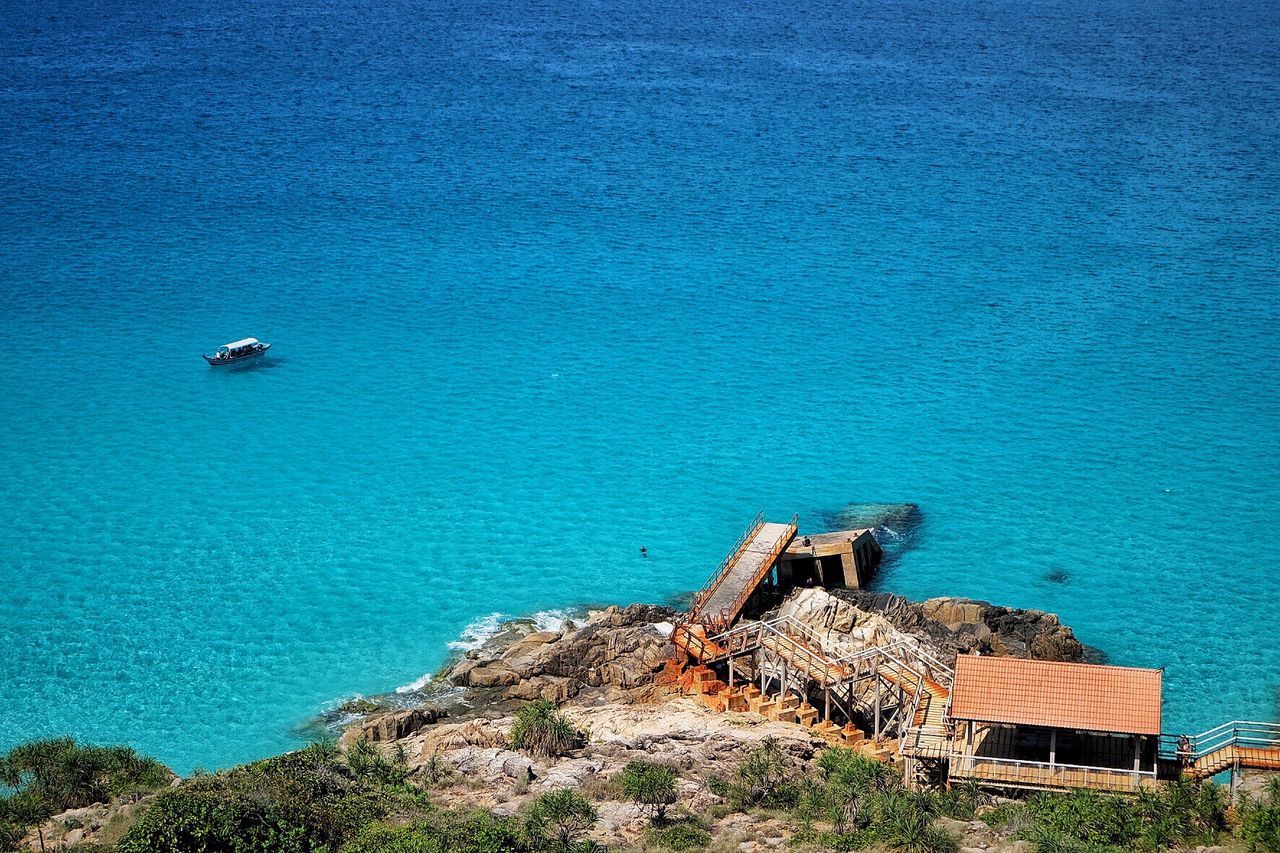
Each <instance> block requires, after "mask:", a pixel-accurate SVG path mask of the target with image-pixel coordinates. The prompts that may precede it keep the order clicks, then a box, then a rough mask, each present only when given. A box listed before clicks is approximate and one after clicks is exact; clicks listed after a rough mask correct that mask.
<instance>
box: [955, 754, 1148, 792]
mask: <svg viewBox="0 0 1280 853" xmlns="http://www.w3.org/2000/svg"><path fill="white" fill-rule="evenodd" d="M950 778H951V779H952V780H953V781H954V780H956V779H972V780H973V781H975V782H978V783H980V784H982V785H989V786H992V787H998V788H1020V789H1028V790H1037V791H1042V790H1059V791H1067V790H1072V789H1075V788H1090V789H1092V790H1095V791H1113V792H1117V793H1134V792H1136V791H1139V790H1142V789H1146V788H1154V787H1155V786H1156V774H1155V773H1154V772H1144V773H1137V772H1134V771H1132V770H1113V769H1110V768H1105V767H1080V766H1075V765H1070V764H1049V763H1048V762H1043V761H1015V760H1013V759H996V758H983V757H982V756H961V755H953V756H952V757H951V768H950Z"/></svg>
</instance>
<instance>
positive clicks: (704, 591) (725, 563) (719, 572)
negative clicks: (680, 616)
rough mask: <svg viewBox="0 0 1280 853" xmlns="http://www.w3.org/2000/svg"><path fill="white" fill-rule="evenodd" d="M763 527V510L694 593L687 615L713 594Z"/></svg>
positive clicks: (693, 612)
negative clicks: (727, 570) (726, 571)
mask: <svg viewBox="0 0 1280 853" xmlns="http://www.w3.org/2000/svg"><path fill="white" fill-rule="evenodd" d="M763 526H764V510H760V512H758V513H756V517H755V518H753V519H752V520H751V524H750V525H748V526H747V529H746V530H745V531H743V533H742V535H741V536H739V537H738V541H737V542H735V543H733V547H732V548H730V549H729V553H727V554H725V556H724V559H723V560H721V561H720V565H718V566H716V570H715V571H714V572H712V573H711V577H709V578H707V581H706V583H704V584H703V585H702V588H701V589H699V590H698V591H697V592H696V593H694V596H693V601H692V602H691V603H690V604H689V613H690V614H691V615H692V614H695V613H697V612H698V610H699V609H700V608H701V607H702V605H703V604H705V603H706V601H707V599H708V598H710V597H711V593H713V592H715V589H716V586H717V585H719V583H720V581H722V580H724V575H725V570H726V569H728V568H729V566H731V565H733V564H734V563H735V562H737V560H738V557H739V555H741V554H742V551H743V549H744V548H746V547H747V543H748V542H750V541H751V538H752V537H753V536H755V535H756V531H758V530H759V529H760V528H761V527H763Z"/></svg>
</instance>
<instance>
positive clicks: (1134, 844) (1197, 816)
mask: <svg viewBox="0 0 1280 853" xmlns="http://www.w3.org/2000/svg"><path fill="white" fill-rule="evenodd" d="M986 820H987V822H988V823H989V824H991V825H992V826H1004V827H1006V828H1008V829H1011V830H1012V831H1013V834H1014V836H1015V837H1017V838H1021V839H1024V840H1026V841H1029V842H1031V845H1032V847H1033V848H1034V849H1035V850H1036V851H1037V853H1056V851H1090V853H1093V851H1106V853H1110V851H1129V850H1163V849H1168V848H1171V847H1176V846H1182V845H1195V844H1204V845H1212V844H1214V843H1215V842H1216V841H1217V840H1218V838H1219V836H1220V835H1221V834H1222V833H1223V832H1224V831H1225V830H1226V828H1227V809H1226V798H1225V797H1224V796H1223V792H1222V789H1221V788H1219V787H1218V786H1216V785H1213V784H1211V783H1200V782H1172V783H1169V784H1167V785H1162V786H1161V787H1159V788H1157V789H1155V790H1150V791H1142V792H1140V793H1139V794H1138V795H1137V796H1135V797H1122V796H1117V795H1110V794H1102V793H1097V792H1095V791H1083V790H1082V791H1072V792H1070V793H1065V794H1051V793H1041V794H1036V795H1034V796H1032V797H1030V798H1029V799H1027V800H1026V801H1025V802H1022V803H1018V804H1004V805H1001V806H999V807H997V808H996V809H995V810H994V811H993V812H991V813H990V814H988V815H987V816H986Z"/></svg>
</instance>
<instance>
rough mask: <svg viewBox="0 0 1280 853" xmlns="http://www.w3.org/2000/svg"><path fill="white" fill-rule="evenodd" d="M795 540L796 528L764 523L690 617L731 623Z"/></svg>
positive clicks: (702, 620) (705, 620) (793, 525)
mask: <svg viewBox="0 0 1280 853" xmlns="http://www.w3.org/2000/svg"><path fill="white" fill-rule="evenodd" d="M795 537H796V526H795V524H794V522H793V523H791V524H778V523H775V522H765V523H764V524H761V525H760V526H759V527H758V528H756V530H755V532H754V533H753V534H752V536H751V538H750V539H749V540H748V541H747V543H746V544H745V545H744V546H743V547H742V548H741V549H740V550H739V551H738V552H737V555H736V557H735V558H734V559H733V560H732V561H731V562H730V563H729V564H728V565H727V566H725V568H724V570H723V571H722V572H721V574H720V577H719V578H718V579H717V580H716V582H715V586H713V587H712V589H711V592H710V594H709V595H708V596H707V597H706V598H705V599H704V600H702V601H700V602H698V607H697V611H696V612H695V613H693V614H691V616H692V617H693V620H694V621H696V622H719V623H721V624H724V625H728V624H729V623H732V621H733V620H734V619H736V618H737V616H738V614H739V613H740V612H741V611H742V607H743V605H745V604H746V602H747V599H748V598H750V597H751V593H753V592H754V591H755V589H756V587H758V586H759V585H760V582H761V581H762V580H764V577H765V575H767V574H768V573H769V570H770V569H772V568H773V564H774V563H775V562H776V561H777V559H778V557H779V556H780V555H781V554H782V552H783V551H785V550H786V547H787V545H789V544H790V543H791V540H792V539H795Z"/></svg>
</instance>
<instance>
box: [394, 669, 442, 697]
mask: <svg viewBox="0 0 1280 853" xmlns="http://www.w3.org/2000/svg"><path fill="white" fill-rule="evenodd" d="M434 680H435V679H433V678H432V677H431V674H430V673H427V674H426V675H424V676H422V677H421V678H419V679H418V680H417V681H410V682H409V683H408V684H401V685H400V686H399V687H397V688H396V692H397V693H400V694H404V693H417V692H419V691H421V690H423V689H425V688H426V686H427V685H428V684H430V683H431V682H432V681H434Z"/></svg>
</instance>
